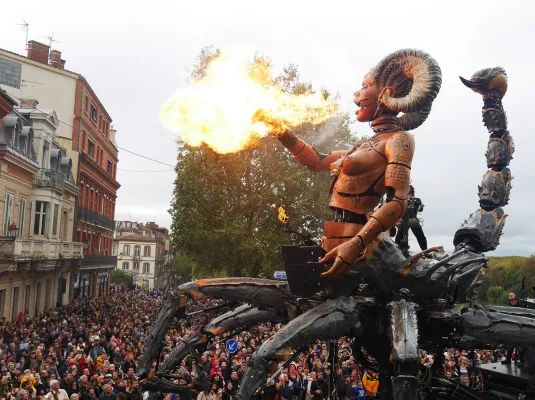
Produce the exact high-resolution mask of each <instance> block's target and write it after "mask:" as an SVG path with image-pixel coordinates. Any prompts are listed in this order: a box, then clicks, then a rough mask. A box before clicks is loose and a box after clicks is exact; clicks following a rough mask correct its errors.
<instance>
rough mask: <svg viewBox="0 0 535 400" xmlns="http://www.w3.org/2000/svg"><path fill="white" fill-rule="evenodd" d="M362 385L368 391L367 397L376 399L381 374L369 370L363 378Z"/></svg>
mask: <svg viewBox="0 0 535 400" xmlns="http://www.w3.org/2000/svg"><path fill="white" fill-rule="evenodd" d="M362 384H363V385H364V388H365V389H366V397H367V398H368V399H370V398H371V399H373V398H375V397H376V396H377V390H378V389H379V374H378V373H377V372H374V371H372V370H369V369H368V370H367V371H366V373H365V374H364V377H363V378H362Z"/></svg>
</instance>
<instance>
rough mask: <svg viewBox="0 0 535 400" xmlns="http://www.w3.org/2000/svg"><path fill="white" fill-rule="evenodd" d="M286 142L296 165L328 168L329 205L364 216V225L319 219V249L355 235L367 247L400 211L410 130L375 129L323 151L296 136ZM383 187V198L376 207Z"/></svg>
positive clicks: (404, 199) (403, 204) (402, 209)
mask: <svg viewBox="0 0 535 400" xmlns="http://www.w3.org/2000/svg"><path fill="white" fill-rule="evenodd" d="M287 147H288V149H289V150H290V152H291V153H292V154H293V155H294V157H295V159H296V160H297V161H298V162H299V163H300V164H302V165H304V166H306V167H308V168H310V169H311V170H313V171H330V172H331V175H333V184H332V185H331V199H330V202H329V206H330V207H331V208H333V209H338V210H343V211H349V212H351V213H354V214H361V215H363V216H364V217H365V220H367V223H366V224H365V225H360V224H354V223H348V222H335V221H328V222H325V237H324V239H323V248H324V249H325V250H326V251H327V252H328V251H331V250H332V249H333V248H335V247H336V246H338V245H340V244H342V243H344V242H346V241H348V240H350V239H352V238H354V237H355V236H359V237H360V238H361V240H362V242H363V244H364V245H365V246H367V245H368V244H370V243H371V242H372V241H373V240H374V239H375V238H376V237H377V236H378V235H379V234H380V233H381V232H384V231H387V230H389V229H390V228H392V227H393V226H395V225H396V223H397V222H398V220H399V218H401V216H402V215H403V213H404V212H405V210H406V206H407V194H408V192H409V183H410V168H411V165H412V157H413V154H414V138H413V136H412V135H411V134H409V133H407V132H390V133H382V134H377V135H375V136H374V137H372V138H371V139H369V140H367V141H366V142H364V143H362V144H360V145H359V146H357V147H356V148H355V149H354V150H353V151H351V152H348V151H335V152H332V153H330V154H327V155H322V154H320V153H318V152H317V151H316V150H315V149H314V148H313V147H312V146H310V145H309V144H306V143H304V142H303V141H302V140H301V139H298V138H295V140H294V141H293V142H291V144H290V145H289V146H287ZM387 189H389V193H390V196H387V197H388V198H387V202H386V203H385V204H383V205H382V206H381V207H380V208H378V209H376V207H377V205H378V204H379V201H380V200H381V198H382V197H383V196H384V195H385V193H387Z"/></svg>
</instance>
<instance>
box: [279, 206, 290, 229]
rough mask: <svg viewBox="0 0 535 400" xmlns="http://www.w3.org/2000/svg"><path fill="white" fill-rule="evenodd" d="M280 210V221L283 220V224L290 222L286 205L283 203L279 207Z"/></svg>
mask: <svg viewBox="0 0 535 400" xmlns="http://www.w3.org/2000/svg"><path fill="white" fill-rule="evenodd" d="M278 211H279V217H278V218H279V221H280V222H282V223H283V224H287V223H288V217H287V216H286V209H285V208H284V206H283V205H282V204H281V206H280V207H279V209H278Z"/></svg>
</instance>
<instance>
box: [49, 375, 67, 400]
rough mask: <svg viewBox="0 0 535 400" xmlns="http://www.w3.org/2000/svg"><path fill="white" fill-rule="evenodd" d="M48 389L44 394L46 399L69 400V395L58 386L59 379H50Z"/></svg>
mask: <svg viewBox="0 0 535 400" xmlns="http://www.w3.org/2000/svg"><path fill="white" fill-rule="evenodd" d="M49 385H50V386H49V387H50V391H49V392H48V393H47V394H46V396H45V398H46V399H47V400H69V395H68V394H67V392H66V391H65V390H63V389H60V387H59V381H57V380H55V379H53V380H51V381H50V384H49Z"/></svg>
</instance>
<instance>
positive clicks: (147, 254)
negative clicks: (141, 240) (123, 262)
mask: <svg viewBox="0 0 535 400" xmlns="http://www.w3.org/2000/svg"><path fill="white" fill-rule="evenodd" d="M143 257H150V246H145V248H144V249H143Z"/></svg>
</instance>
